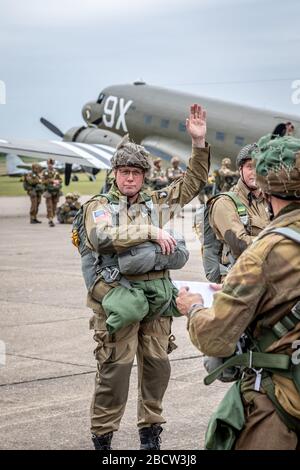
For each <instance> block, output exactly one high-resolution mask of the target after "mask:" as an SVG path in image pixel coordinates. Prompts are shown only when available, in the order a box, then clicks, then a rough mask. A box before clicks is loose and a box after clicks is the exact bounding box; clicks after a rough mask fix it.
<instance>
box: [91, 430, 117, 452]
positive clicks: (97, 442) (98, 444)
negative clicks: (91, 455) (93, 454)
mask: <svg viewBox="0 0 300 470" xmlns="http://www.w3.org/2000/svg"><path fill="white" fill-rule="evenodd" d="M112 437H113V433H112V432H107V433H106V434H102V436H96V435H95V434H92V441H93V444H94V446H95V450H112V449H111V440H112Z"/></svg>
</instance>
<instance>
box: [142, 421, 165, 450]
mask: <svg viewBox="0 0 300 470" xmlns="http://www.w3.org/2000/svg"><path fill="white" fill-rule="evenodd" d="M162 430H163V428H162V427H161V426H160V425H159V424H152V425H151V426H150V427H149V428H142V429H139V434H140V440H141V446H140V450H160V443H161V438H160V433H161V432H162Z"/></svg>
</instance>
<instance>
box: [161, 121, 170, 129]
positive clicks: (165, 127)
mask: <svg viewBox="0 0 300 470" xmlns="http://www.w3.org/2000/svg"><path fill="white" fill-rule="evenodd" d="M169 124H170V121H169V119H162V120H161V121H160V127H162V128H163V129H167V128H168V127H169Z"/></svg>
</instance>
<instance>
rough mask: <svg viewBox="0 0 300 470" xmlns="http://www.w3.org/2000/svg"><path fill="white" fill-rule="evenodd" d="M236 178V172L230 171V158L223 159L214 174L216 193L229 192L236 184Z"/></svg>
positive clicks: (237, 175)
mask: <svg viewBox="0 0 300 470" xmlns="http://www.w3.org/2000/svg"><path fill="white" fill-rule="evenodd" d="M238 177H239V173H238V171H234V170H232V169H231V160H230V158H228V157H226V158H223V160H222V163H221V167H220V168H219V170H218V171H217V172H216V192H217V193H218V192H224V191H230V190H231V188H232V187H233V186H234V185H235V184H236V183H237V180H238Z"/></svg>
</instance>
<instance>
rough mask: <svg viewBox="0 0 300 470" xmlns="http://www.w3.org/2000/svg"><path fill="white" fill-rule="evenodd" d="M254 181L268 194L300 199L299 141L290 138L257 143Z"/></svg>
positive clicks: (264, 138) (268, 136)
mask: <svg viewBox="0 0 300 470" xmlns="http://www.w3.org/2000/svg"><path fill="white" fill-rule="evenodd" d="M257 145H258V151H257V152H256V153H255V154H254V158H255V160H256V179H257V182H258V184H259V186H260V187H261V189H262V190H263V191H264V192H265V193H268V194H278V195H282V196H285V197H297V198H298V197H299V198H300V139H297V138H295V137H292V136H284V137H277V138H275V139H271V134H268V135H266V136H264V137H262V138H261V139H260V140H259V141H258V144H257Z"/></svg>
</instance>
